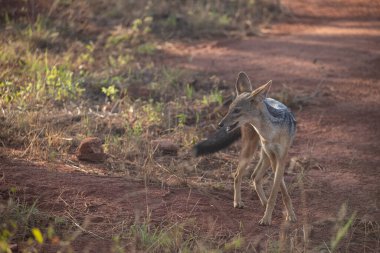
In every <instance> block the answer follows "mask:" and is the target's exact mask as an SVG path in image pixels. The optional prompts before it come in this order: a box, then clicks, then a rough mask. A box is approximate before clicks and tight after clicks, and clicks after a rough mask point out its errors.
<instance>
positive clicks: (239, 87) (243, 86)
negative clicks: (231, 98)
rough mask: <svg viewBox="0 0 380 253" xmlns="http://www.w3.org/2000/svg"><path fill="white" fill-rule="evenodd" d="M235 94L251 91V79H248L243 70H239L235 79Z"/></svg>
mask: <svg viewBox="0 0 380 253" xmlns="http://www.w3.org/2000/svg"><path fill="white" fill-rule="evenodd" d="M235 87H236V94H237V95H239V94H241V93H243V92H251V91H252V85H251V81H250V80H249V78H248V76H247V74H246V73H244V72H240V73H239V76H238V79H237V80H236V85H235Z"/></svg>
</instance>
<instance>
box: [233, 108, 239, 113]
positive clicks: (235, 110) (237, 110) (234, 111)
mask: <svg viewBox="0 0 380 253" xmlns="http://www.w3.org/2000/svg"><path fill="white" fill-rule="evenodd" d="M232 113H234V114H238V113H240V108H235V109H233V111H232Z"/></svg>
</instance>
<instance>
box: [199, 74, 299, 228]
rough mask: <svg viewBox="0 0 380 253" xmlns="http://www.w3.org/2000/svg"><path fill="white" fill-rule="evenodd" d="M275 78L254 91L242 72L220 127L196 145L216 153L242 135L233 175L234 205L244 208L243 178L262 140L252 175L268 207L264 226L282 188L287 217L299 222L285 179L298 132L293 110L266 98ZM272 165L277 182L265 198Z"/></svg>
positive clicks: (262, 221)
mask: <svg viewBox="0 0 380 253" xmlns="http://www.w3.org/2000/svg"><path fill="white" fill-rule="evenodd" d="M271 83H272V81H269V82H268V83H267V84H265V85H262V86H261V87H259V88H257V89H255V90H252V85H251V82H250V80H249V78H248V76H247V75H246V74H245V73H243V72H240V73H239V76H238V79H237V81H236V93H237V96H236V98H235V100H234V101H233V102H232V103H231V105H230V108H229V111H228V113H227V115H226V116H225V117H224V118H223V119H222V121H221V122H220V123H219V127H220V128H221V130H219V131H218V132H217V134H216V135H214V136H213V137H212V138H210V139H209V140H206V141H203V142H201V143H199V144H197V145H196V146H195V147H194V150H195V153H196V155H202V154H207V153H213V152H216V151H218V150H220V149H222V148H224V147H226V146H228V145H230V144H231V143H232V142H234V141H235V140H237V139H238V138H240V137H241V138H242V151H241V154H240V158H239V164H238V167H237V170H236V173H235V176H234V207H236V208H242V207H243V203H242V201H241V181H242V176H243V174H244V172H245V171H246V170H247V168H248V166H249V164H250V162H251V160H252V158H253V154H254V153H255V151H256V149H257V147H258V144H259V142H260V143H261V151H260V160H259V162H258V164H257V166H256V168H255V170H254V172H253V174H252V178H253V181H254V187H255V190H256V192H257V194H258V196H259V198H260V202H261V204H262V205H263V206H264V207H265V208H266V209H265V213H264V217H263V218H262V219H261V220H260V222H259V223H260V224H261V225H270V224H271V218H272V212H273V208H274V205H275V202H276V198H277V193H278V191H279V190H281V193H282V199H283V202H284V204H285V208H286V220H289V221H296V215H295V213H294V210H293V205H292V201H291V199H290V196H289V193H288V190H287V188H286V185H285V181H284V169H285V164H286V157H287V154H288V150H289V148H290V146H291V144H292V142H293V138H294V135H295V133H296V120H295V118H294V116H293V114H292V113H291V112H290V110H289V109H288V108H287V107H286V106H285V105H284V104H282V103H280V102H279V101H277V100H274V99H271V98H267V93H268V91H269V88H270V86H271ZM268 167H271V168H272V170H273V172H274V182H273V186H272V189H271V192H270V195H269V199H267V198H266V196H265V193H264V190H263V186H262V178H263V176H264V174H265V172H266V170H267V169H268Z"/></svg>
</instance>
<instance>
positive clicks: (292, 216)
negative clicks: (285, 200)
mask: <svg viewBox="0 0 380 253" xmlns="http://www.w3.org/2000/svg"><path fill="white" fill-rule="evenodd" d="M286 220H287V221H290V222H296V221H297V217H296V215H295V214H294V213H291V214H288V215H286Z"/></svg>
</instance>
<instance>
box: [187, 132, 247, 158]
mask: <svg viewBox="0 0 380 253" xmlns="http://www.w3.org/2000/svg"><path fill="white" fill-rule="evenodd" d="M240 137H241V131H240V127H239V128H237V129H235V130H233V131H232V132H229V133H227V132H226V129H225V128H220V129H218V131H216V132H215V133H213V134H212V135H211V136H209V137H208V138H207V139H206V140H204V141H201V142H199V143H197V144H196V145H194V147H193V152H194V155H195V156H201V155H207V154H212V153H215V152H218V151H219V150H222V149H224V148H227V147H228V146H230V145H231V144H232V143H234V142H235V141H237V140H239V139H240Z"/></svg>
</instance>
